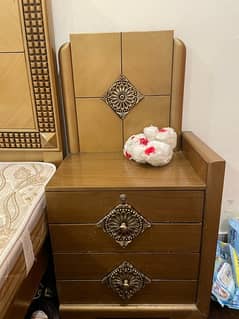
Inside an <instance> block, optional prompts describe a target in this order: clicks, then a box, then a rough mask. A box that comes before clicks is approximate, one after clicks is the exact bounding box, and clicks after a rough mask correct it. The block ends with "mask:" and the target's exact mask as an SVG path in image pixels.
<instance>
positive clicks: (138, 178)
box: [47, 152, 205, 191]
mask: <svg viewBox="0 0 239 319" xmlns="http://www.w3.org/2000/svg"><path fill="white" fill-rule="evenodd" d="M146 188H147V190H153V189H159V190H163V189H166V190H169V189H170V190H176V189H180V190H187V189H190V190H200V189H205V184H204V182H202V180H201V179H200V177H199V176H198V175H197V174H196V172H195V171H194V169H193V168H192V166H191V165H190V163H189V161H187V160H186V159H185V157H184V155H183V153H182V152H177V153H175V154H174V158H173V160H172V162H171V163H170V164H169V165H167V166H164V167H160V168H159V167H152V166H149V165H140V164H137V163H135V162H132V161H129V160H127V159H126V158H124V157H123V155H122V154H120V153H81V154H75V155H70V156H68V157H67V158H66V159H65V160H64V162H63V163H62V165H61V166H60V167H59V169H58V172H57V173H56V174H55V175H54V176H53V178H52V179H51V181H50V182H49V184H48V186H47V190H48V191H77V190H87V189H98V190H100V189H111V190H114V189H120V190H122V189H129V190H134V189H137V190H140V189H141V190H144V189H146Z"/></svg>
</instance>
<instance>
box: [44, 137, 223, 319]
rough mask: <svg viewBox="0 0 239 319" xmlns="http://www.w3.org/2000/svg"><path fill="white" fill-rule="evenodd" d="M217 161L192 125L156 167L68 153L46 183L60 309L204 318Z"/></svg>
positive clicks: (72, 318)
mask: <svg viewBox="0 0 239 319" xmlns="http://www.w3.org/2000/svg"><path fill="white" fill-rule="evenodd" d="M223 171H224V162H223V160H222V159H221V158H220V157H219V156H218V155H216V154H215V153H214V152H213V151H211V150H210V149H209V148H208V147H207V146H205V145H204V144H203V143H202V142H201V141H200V140H199V139H198V138H196V137H195V136H194V135H193V134H192V133H184V134H183V137H182V150H181V151H178V152H176V153H175V155H174V158H173V160H172V162H171V163H170V164H169V165H167V166H165V167H161V168H155V167H150V166H147V165H140V164H136V163H133V162H131V161H128V160H127V159H126V158H124V157H123V155H122V154H121V153H79V154H74V155H70V156H68V157H67V158H66V159H65V160H64V161H63V163H62V164H61V165H60V167H59V169H58V170H57V172H56V174H55V176H54V177H53V179H52V180H51V181H50V183H49V185H48V187H47V213H48V222H49V228H50V237H51V243H52V250H53V255H54V264H55V274H56V280H57V289H58V295H59V301H60V311H61V318H62V319H76V318H131V317H132V318H133V317H134V318H142V317H145V318H170V319H171V318H172V319H175V318H185V319H186V318H188V319H194V318H204V317H205V316H206V314H207V312H208V305H209V296H210V285H211V276H212V271H213V259H214V250H215V244H216V232H217V225H218V218H219V211H220V199H221V192H222V183H223Z"/></svg>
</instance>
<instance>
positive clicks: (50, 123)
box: [22, 0, 55, 132]
mask: <svg viewBox="0 0 239 319" xmlns="http://www.w3.org/2000/svg"><path fill="white" fill-rule="evenodd" d="M22 5H23V16H24V26H25V33H26V42H27V49H28V56H29V65H30V72H31V77H32V86H33V94H34V100H35V105H36V115H37V121H38V128H39V131H40V132H55V120H54V110H53V99H52V92H51V82H50V72H49V66H48V58H47V45H46V39H45V30H44V23H43V12H42V3H41V0H22Z"/></svg>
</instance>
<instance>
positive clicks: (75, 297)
mask: <svg viewBox="0 0 239 319" xmlns="http://www.w3.org/2000/svg"><path fill="white" fill-rule="evenodd" d="M196 286H197V284H196V282H195V281H152V282H151V283H150V284H147V285H146V286H145V287H144V288H143V289H142V290H141V291H139V292H138V293H137V294H135V295H134V296H133V297H132V298H131V299H129V300H128V301H123V300H122V299H121V298H120V297H119V296H118V295H117V294H116V293H114V292H112V290H111V288H108V287H106V286H105V285H103V284H102V283H101V282H100V281H57V287H58V292H59V298H60V302H61V303H72V304H73V303H78V304H87V303H92V304H101V303H103V304H107V303H113V304H117V303H121V304H125V305H127V304H132V303H141V304H150V303H151V304H152V303H153V304H159V303H160V304H165V303H166V304H167V303H175V304H177V303H192V302H193V301H194V300H195V294H196Z"/></svg>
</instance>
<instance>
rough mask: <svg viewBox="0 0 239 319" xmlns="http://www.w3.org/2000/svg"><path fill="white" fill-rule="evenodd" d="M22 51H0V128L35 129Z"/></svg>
mask: <svg viewBox="0 0 239 319" xmlns="http://www.w3.org/2000/svg"><path fill="white" fill-rule="evenodd" d="M35 127H36V123H35V117H34V111H33V106H32V100H31V95H30V92H29V83H28V75H27V68H26V64H25V57H24V54H23V53H11V54H9V53H0V128H1V130H2V129H9V130H12V129H13V130H16V129H22V130H23V129H24V130H26V129H28V130H29V129H35Z"/></svg>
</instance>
